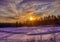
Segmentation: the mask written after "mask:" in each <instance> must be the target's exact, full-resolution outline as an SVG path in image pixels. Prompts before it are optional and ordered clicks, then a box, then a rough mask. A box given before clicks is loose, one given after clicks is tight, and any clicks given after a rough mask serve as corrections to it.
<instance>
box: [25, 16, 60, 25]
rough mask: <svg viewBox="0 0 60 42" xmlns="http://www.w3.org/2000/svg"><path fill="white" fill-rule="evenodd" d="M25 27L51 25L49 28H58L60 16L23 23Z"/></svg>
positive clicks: (45, 17)
mask: <svg viewBox="0 0 60 42" xmlns="http://www.w3.org/2000/svg"><path fill="white" fill-rule="evenodd" d="M24 24H25V26H46V25H51V26H59V25H60V15H58V16H55V15H49V16H44V17H42V18H40V19H39V20H35V21H29V20H27V21H25V23H24Z"/></svg>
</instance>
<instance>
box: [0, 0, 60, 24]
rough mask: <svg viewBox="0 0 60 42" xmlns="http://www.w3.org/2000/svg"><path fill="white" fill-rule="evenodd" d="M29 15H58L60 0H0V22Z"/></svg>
mask: <svg viewBox="0 0 60 42" xmlns="http://www.w3.org/2000/svg"><path fill="white" fill-rule="evenodd" d="M30 15H37V16H44V15H60V0H0V23H1V22H9V23H11V22H16V21H17V20H19V21H21V20H24V19H26V18H27V17H29V16H30Z"/></svg>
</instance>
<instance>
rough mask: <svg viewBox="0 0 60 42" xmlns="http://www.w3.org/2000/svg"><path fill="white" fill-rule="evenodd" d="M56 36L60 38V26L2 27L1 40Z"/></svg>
mask: <svg viewBox="0 0 60 42" xmlns="http://www.w3.org/2000/svg"><path fill="white" fill-rule="evenodd" d="M54 36H55V39H56V40H59V39H60V27H42V26H41V27H14V28H13V27H8V28H0V42H26V41H27V40H31V39H35V40H36V41H35V42H38V41H37V40H47V39H50V38H52V37H54ZM27 42H28V41H27Z"/></svg>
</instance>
